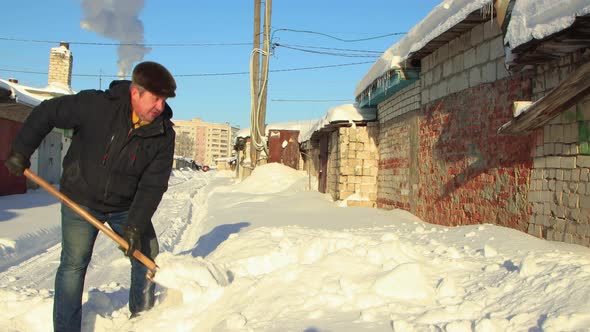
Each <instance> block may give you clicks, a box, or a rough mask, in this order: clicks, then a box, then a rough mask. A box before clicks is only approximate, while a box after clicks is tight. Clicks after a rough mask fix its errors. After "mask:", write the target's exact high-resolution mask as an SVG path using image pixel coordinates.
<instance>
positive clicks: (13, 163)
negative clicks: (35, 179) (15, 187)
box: [4, 152, 31, 175]
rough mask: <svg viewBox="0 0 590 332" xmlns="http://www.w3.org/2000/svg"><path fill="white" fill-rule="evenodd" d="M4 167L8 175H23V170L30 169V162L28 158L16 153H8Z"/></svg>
mask: <svg viewBox="0 0 590 332" xmlns="http://www.w3.org/2000/svg"><path fill="white" fill-rule="evenodd" d="M4 165H5V166H6V168H8V171H10V173H12V174H14V175H23V172H24V171H25V169H26V168H29V167H31V161H30V160H29V158H27V157H25V156H24V155H22V154H20V153H18V152H10V155H8V158H7V159H6V161H5V162H4Z"/></svg>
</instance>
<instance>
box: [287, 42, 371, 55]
mask: <svg viewBox="0 0 590 332" xmlns="http://www.w3.org/2000/svg"><path fill="white" fill-rule="evenodd" d="M281 46H290V47H307V48H315V49H320V50H333V51H350V52H365V53H375V54H383V51H369V50H355V49H350V48H335V47H320V46H311V45H295V44H281Z"/></svg>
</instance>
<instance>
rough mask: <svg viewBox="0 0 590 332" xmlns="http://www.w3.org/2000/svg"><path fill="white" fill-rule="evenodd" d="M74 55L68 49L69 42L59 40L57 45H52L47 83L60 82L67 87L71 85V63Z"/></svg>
mask: <svg viewBox="0 0 590 332" xmlns="http://www.w3.org/2000/svg"><path fill="white" fill-rule="evenodd" d="M73 63H74V57H73V56H72V52H71V51H70V44H69V43H65V42H61V43H59V47H53V48H52V49H51V51H50V52H49V75H48V77H47V83H48V84H51V83H61V84H64V85H65V86H67V87H71V85H72V65H73Z"/></svg>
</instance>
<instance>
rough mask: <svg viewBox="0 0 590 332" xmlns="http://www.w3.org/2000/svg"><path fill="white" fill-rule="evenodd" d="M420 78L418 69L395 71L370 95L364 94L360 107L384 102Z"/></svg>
mask: <svg viewBox="0 0 590 332" xmlns="http://www.w3.org/2000/svg"><path fill="white" fill-rule="evenodd" d="M418 78H419V72H418V71H414V70H411V71H407V72H405V75H404V73H402V72H401V71H395V72H394V73H392V74H391V76H390V77H389V79H388V80H387V81H386V82H385V83H384V84H381V85H380V86H378V87H377V88H375V89H374V90H373V91H371V94H370V96H369V95H366V96H364V97H363V98H362V99H361V100H360V101H359V102H358V104H359V107H361V108H362V107H371V106H373V107H374V106H377V104H379V103H381V102H383V101H384V100H386V99H387V98H389V97H391V95H393V94H394V93H396V92H397V91H399V90H401V89H403V88H405V87H406V86H408V85H410V84H412V83H414V82H415V81H417V80H418Z"/></svg>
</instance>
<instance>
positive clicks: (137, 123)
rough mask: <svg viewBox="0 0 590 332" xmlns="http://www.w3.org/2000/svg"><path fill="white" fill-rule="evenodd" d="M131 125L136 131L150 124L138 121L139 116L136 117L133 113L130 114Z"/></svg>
mask: <svg viewBox="0 0 590 332" xmlns="http://www.w3.org/2000/svg"><path fill="white" fill-rule="evenodd" d="M131 123H132V124H133V129H137V128H139V127H141V126H145V125H147V124H150V122H149V121H141V120H139V116H137V114H135V112H131Z"/></svg>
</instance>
